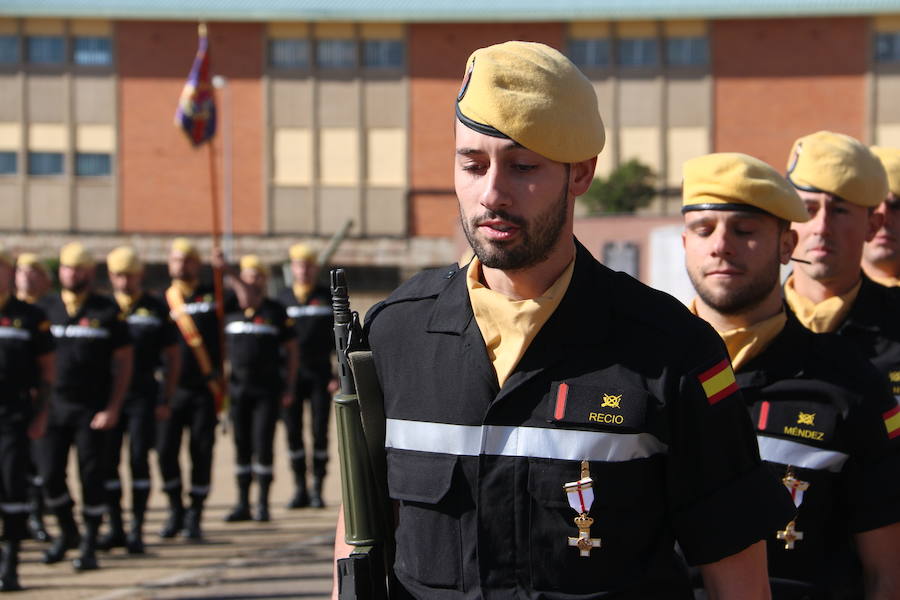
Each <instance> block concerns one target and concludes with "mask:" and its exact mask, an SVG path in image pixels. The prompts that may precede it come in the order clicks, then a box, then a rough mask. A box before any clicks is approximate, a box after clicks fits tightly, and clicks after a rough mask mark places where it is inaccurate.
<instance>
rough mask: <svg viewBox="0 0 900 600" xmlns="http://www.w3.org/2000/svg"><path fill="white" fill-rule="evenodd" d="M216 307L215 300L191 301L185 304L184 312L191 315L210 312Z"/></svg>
mask: <svg viewBox="0 0 900 600" xmlns="http://www.w3.org/2000/svg"><path fill="white" fill-rule="evenodd" d="M215 308H216V303H215V302H189V303H186V304H185V305H184V312H186V313H187V314H189V315H195V314H197V313H207V312H210V311H212V310H215Z"/></svg>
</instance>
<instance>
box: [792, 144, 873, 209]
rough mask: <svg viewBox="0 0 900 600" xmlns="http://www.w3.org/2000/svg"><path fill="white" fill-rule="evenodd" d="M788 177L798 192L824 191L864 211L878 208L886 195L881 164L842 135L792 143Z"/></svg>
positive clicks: (863, 148) (869, 151) (867, 151)
mask: <svg viewBox="0 0 900 600" xmlns="http://www.w3.org/2000/svg"><path fill="white" fill-rule="evenodd" d="M787 176H788V180H789V181H790V182H791V183H792V184H794V187H796V188H797V189H800V190H804V191H807V192H827V193H829V194H834V195H835V196H838V197H840V198H843V199H844V200H846V201H847V202H852V203H853V204H857V205H859V206H865V207H867V208H869V207H873V206H878V205H879V204H881V203H882V202H883V201H884V199H885V197H887V195H888V181H887V174H886V173H885V171H884V166H882V164H881V161H880V160H878V157H877V156H875V155H874V154H872V151H871V150H869V149H868V148H866V147H865V146H864V145H863V144H862V143H860V142H859V141H858V140H856V139H854V138H852V137H850V136H849V135H844V134H842V133H834V132H831V131H817V132H816V133H812V134H810V135H807V136H804V137H802V138H800V139H798V140H797V141H796V142H794V147H793V149H791V154H790V158H789V159H788V168H787Z"/></svg>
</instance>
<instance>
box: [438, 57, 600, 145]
mask: <svg viewBox="0 0 900 600" xmlns="http://www.w3.org/2000/svg"><path fill="white" fill-rule="evenodd" d="M465 73H466V74H465V77H464V78H463V82H462V87H461V88H460V90H459V95H458V96H457V99H456V117H457V118H458V119H459V121H460V122H461V123H462V124H463V125H465V126H466V127H468V128H469V129H472V130H474V131H477V132H479V133H483V134H486V135H490V136H493V137H500V138H509V139H511V140H513V141H515V142H518V143H519V144H521V145H522V146H524V147H525V148H528V149H529V150H532V151H534V152H537V153H538V154H540V155H541V156H544V157H546V158H549V159H551V160H555V161H557V162H563V163H573V162H579V161H582V160H587V159H590V158H593V157H595V156H597V155H598V154H600V151H601V150H603V145H604V143H605V142H606V134H605V132H604V129H603V120H602V119H601V118H600V111H599V109H598V108H597V93H596V92H595V91H594V86H593V84H591V82H590V81H589V80H588V78H587V77H585V76H584V74H583V73H582V72H581V71H579V70H578V67H576V66H575V65H574V64H572V61H570V60H569V59H568V58H566V57H565V56H564V55H563V54H562V53H560V52H559V51H558V50H554V49H553V48H551V47H550V46H546V45H544V44H539V43H536V42H505V43H503V44H497V45H494V46H488V47H487V48H480V49H478V50H476V51H475V52H473V53H472V54H471V55H470V56H469V60H468V62H467V63H466V71H465Z"/></svg>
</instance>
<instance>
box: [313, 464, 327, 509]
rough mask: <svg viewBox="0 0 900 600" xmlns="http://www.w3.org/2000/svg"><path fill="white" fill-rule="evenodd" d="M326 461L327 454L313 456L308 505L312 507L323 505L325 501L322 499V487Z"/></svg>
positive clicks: (322, 506)
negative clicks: (311, 481) (311, 483)
mask: <svg viewBox="0 0 900 600" xmlns="http://www.w3.org/2000/svg"><path fill="white" fill-rule="evenodd" d="M316 454H318V452H316ZM327 463H328V457H327V456H324V457H320V456H315V455H314V456H313V485H312V491H311V492H310V494H309V505H310V506H311V507H313V508H324V507H325V501H324V500H323V499H322V487H323V485H324V481H325V465H326V464H327Z"/></svg>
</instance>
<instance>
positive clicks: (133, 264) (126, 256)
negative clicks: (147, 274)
mask: <svg viewBox="0 0 900 600" xmlns="http://www.w3.org/2000/svg"><path fill="white" fill-rule="evenodd" d="M106 267H107V269H108V270H109V272H110V273H128V274H134V273H140V272H141V270H142V269H143V265H141V260H140V259H139V258H138V255H137V252H135V251H134V248H132V247H131V246H119V247H118V248H116V249H115V250H113V251H112V252H110V253H109V255H107V257H106Z"/></svg>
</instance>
